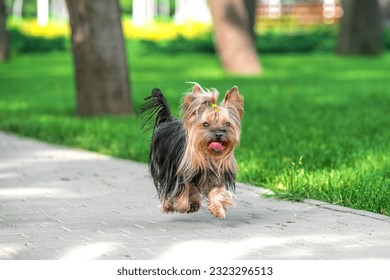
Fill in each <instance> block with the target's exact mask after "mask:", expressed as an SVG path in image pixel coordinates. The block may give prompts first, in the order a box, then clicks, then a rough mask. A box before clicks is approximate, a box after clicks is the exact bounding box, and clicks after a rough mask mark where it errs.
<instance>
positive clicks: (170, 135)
mask: <svg viewBox="0 0 390 280" xmlns="http://www.w3.org/2000/svg"><path fill="white" fill-rule="evenodd" d="M145 101H146V102H145V103H144V104H143V105H142V106H141V108H140V111H141V113H142V114H144V115H145V123H144V128H145V130H146V131H150V130H152V131H153V136H152V141H151V147H150V154H149V170H150V174H151V175H152V177H153V181H154V184H155V186H156V189H157V192H158V195H159V197H160V198H168V197H175V196H177V195H179V194H180V192H181V190H182V185H183V182H182V179H181V177H179V176H178V175H177V168H178V166H179V164H180V162H181V160H182V158H183V154H184V149H185V145H186V138H185V131H184V127H183V122H182V121H181V120H178V119H176V118H175V117H173V116H172V114H171V111H170V109H169V106H168V102H167V100H166V99H165V97H164V95H163V94H162V92H161V90H159V89H158V88H155V89H153V90H152V94H151V96H148V97H146V98H145ZM154 117H155V121H154V123H151V120H152V119H153V118H154Z"/></svg>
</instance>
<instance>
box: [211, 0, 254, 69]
mask: <svg viewBox="0 0 390 280" xmlns="http://www.w3.org/2000/svg"><path fill="white" fill-rule="evenodd" d="M209 5H210V10H211V15H212V17H213V21H214V32H215V39H216V46H217V51H218V54H219V56H220V59H221V61H222V65H223V67H224V69H225V70H226V71H227V72H231V73H236V74H258V73H260V71H261V68H260V63H259V60H258V57H257V52H256V47H255V40H254V23H255V12H256V0H209Z"/></svg>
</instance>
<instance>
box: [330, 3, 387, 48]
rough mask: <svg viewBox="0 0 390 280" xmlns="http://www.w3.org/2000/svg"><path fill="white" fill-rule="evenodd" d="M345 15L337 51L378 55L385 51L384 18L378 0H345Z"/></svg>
mask: <svg viewBox="0 0 390 280" xmlns="http://www.w3.org/2000/svg"><path fill="white" fill-rule="evenodd" d="M342 4H343V8H344V16H343V17H342V19H341V22H340V32H339V36H338V43H337V47H336V52H337V53H338V54H341V55H378V54H380V53H382V51H383V20H382V16H381V10H380V6H379V2H378V0H358V1H357V0H343V1H342Z"/></svg>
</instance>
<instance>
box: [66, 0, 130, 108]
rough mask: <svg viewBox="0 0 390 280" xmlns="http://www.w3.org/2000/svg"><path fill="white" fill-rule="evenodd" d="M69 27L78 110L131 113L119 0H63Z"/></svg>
mask: <svg viewBox="0 0 390 280" xmlns="http://www.w3.org/2000/svg"><path fill="white" fill-rule="evenodd" d="M66 4H67V6H68V10H69V19H70V25H71V29H72V35H71V38H72V47H73V58H74V66H75V76H76V77H75V78H76V89H77V114H78V115H81V116H93V115H124V114H131V113H132V104H131V98H130V84H129V74H128V65H127V59H126V51H125V45H124V39H123V32H122V25H121V18H120V8H119V3H118V0H115V1H105V0H95V1H92V0H66Z"/></svg>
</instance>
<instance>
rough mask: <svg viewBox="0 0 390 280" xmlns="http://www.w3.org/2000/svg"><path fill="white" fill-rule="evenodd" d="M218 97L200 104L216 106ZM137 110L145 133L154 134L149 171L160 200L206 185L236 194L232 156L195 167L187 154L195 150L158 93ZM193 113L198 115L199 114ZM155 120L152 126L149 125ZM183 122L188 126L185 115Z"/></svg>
mask: <svg viewBox="0 0 390 280" xmlns="http://www.w3.org/2000/svg"><path fill="white" fill-rule="evenodd" d="M217 94H218V93H216V92H213V93H210V94H209V93H206V94H205V95H204V98H205V99H204V100H203V101H202V102H201V103H203V104H204V105H205V106H208V105H209V104H208V103H210V102H213V103H215V102H216V98H218V95H217ZM189 97H191V96H190V95H189ZM184 102H185V100H184ZM194 105H195V106H194ZM194 105H191V110H192V109H193V110H194V111H198V110H199V108H200V107H201V106H200V105H196V103H195V104H194ZM184 106H185V105H184ZM140 109H141V113H143V114H144V119H145V124H144V128H145V130H146V131H149V130H151V131H153V136H152V140H151V149H150V154H149V170H150V174H151V176H152V178H153V181H154V184H155V186H156V189H157V193H158V195H159V198H160V199H168V200H169V199H172V198H174V197H178V196H179V195H180V194H181V193H182V192H183V190H184V188H185V186H186V185H187V186H188V185H192V186H195V187H197V188H198V190H199V192H201V189H200V188H201V187H202V186H205V185H208V184H210V185H211V186H210V187H221V186H225V187H226V189H227V190H228V191H231V192H234V191H235V172H236V162H235V159H234V156H232V157H231V158H229V159H226V160H225V161H224V163H223V164H222V165H219V166H218V164H217V163H215V162H208V163H207V164H206V165H205V166H203V167H200V166H194V165H193V164H192V161H191V159H190V158H189V157H191V155H192V154H193V153H194V152H195V151H192V152H191V153H188V152H189V150H192V149H193V148H194V147H188V146H187V142H188V140H187V137H188V135H187V133H186V128H185V126H184V124H183V120H180V119H177V118H175V117H173V116H172V114H171V111H170V109H169V106H168V102H167V100H166V99H165V97H164V96H163V94H162V92H161V91H160V90H159V89H157V88H156V89H153V91H152V94H151V96H149V97H146V98H145V103H144V104H143V105H142V106H141V108H140ZM187 109H188V108H187ZM184 110H185V108H184ZM194 113H195V115H197V114H198V113H199V112H194ZM154 117H155V120H154V122H153V123H152V124H150V122H151V121H152V119H153V118H154ZM184 120H185V121H190V122H191V120H189V119H188V118H187V116H186V115H184ZM206 195H207V194H206Z"/></svg>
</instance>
